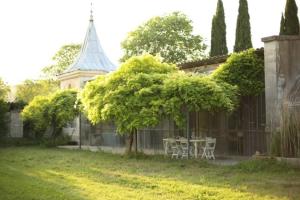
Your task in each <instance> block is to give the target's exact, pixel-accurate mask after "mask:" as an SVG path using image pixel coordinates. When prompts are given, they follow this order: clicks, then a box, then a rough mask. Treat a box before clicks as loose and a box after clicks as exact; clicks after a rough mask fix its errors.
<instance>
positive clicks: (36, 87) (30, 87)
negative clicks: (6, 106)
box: [16, 80, 59, 103]
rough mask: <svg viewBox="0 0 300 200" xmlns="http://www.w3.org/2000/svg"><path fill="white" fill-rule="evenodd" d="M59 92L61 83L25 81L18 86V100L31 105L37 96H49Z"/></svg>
mask: <svg viewBox="0 0 300 200" xmlns="http://www.w3.org/2000/svg"><path fill="white" fill-rule="evenodd" d="M57 90H59V82H58V81H53V80H37V81H34V80H25V81H24V82H23V83H22V84H19V85H17V91H16V100H18V101H23V102H26V103H29V102H30V101H31V100H32V99H33V98H34V97H35V96H47V95H49V94H53V93H54V92H56V91H57Z"/></svg>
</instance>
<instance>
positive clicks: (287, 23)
mask: <svg viewBox="0 0 300 200" xmlns="http://www.w3.org/2000/svg"><path fill="white" fill-rule="evenodd" d="M282 24H284V28H283V32H281V29H280V35H299V18H298V7H297V4H296V2H295V0H287V1H286V5H285V13H284V23H282Z"/></svg>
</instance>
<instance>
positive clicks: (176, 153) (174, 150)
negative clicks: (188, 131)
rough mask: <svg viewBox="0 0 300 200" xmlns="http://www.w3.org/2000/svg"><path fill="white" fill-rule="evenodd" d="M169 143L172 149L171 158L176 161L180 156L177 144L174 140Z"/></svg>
mask: <svg viewBox="0 0 300 200" xmlns="http://www.w3.org/2000/svg"><path fill="white" fill-rule="evenodd" d="M169 142H170V145H171V149H172V155H171V158H176V159H178V158H179V156H180V154H181V151H180V147H179V145H178V144H177V142H176V140H175V139H172V140H170V141H169Z"/></svg>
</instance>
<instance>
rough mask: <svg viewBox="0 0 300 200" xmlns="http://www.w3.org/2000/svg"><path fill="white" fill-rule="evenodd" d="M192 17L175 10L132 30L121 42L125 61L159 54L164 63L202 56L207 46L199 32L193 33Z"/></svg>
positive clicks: (122, 59)
mask: <svg viewBox="0 0 300 200" xmlns="http://www.w3.org/2000/svg"><path fill="white" fill-rule="evenodd" d="M192 32H193V26H192V22H191V20H189V19H188V18H187V16H186V15H185V14H182V13H180V12H174V13H171V14H169V15H166V16H162V17H153V18H151V19H150V20H149V21H147V22H146V23H145V24H142V25H140V26H139V27H138V28H137V29H135V30H134V31H132V32H130V33H129V34H128V36H127V38H126V39H125V40H124V41H123V42H122V43H121V46H122V48H123V50H124V56H123V57H122V58H121V61H126V60H127V59H128V58H130V57H132V56H137V55H142V54H145V53H146V54H151V55H154V56H156V55H159V56H160V57H161V58H162V59H163V61H164V62H168V63H180V62H185V61H189V60H193V59H200V58H202V57H203V56H204V55H205V53H204V51H205V49H206V45H205V44H203V39H202V37H201V36H199V35H193V34H192Z"/></svg>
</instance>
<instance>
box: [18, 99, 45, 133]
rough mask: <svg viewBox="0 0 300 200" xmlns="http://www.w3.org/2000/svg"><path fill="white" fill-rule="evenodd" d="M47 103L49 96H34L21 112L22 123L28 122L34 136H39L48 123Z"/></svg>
mask: <svg viewBox="0 0 300 200" xmlns="http://www.w3.org/2000/svg"><path fill="white" fill-rule="evenodd" d="M49 105H50V100H49V97H46V96H36V97H34V98H33V100H32V101H31V102H30V103H29V104H28V105H27V106H26V107H25V108H24V109H23V111H22V113H21V115H22V118H23V120H24V123H27V124H30V127H31V128H32V129H33V132H34V134H35V137H36V138H41V137H42V136H43V135H44V133H45V131H46V129H47V127H48V125H49V122H48V119H47V117H48V116H47V107H48V106H49Z"/></svg>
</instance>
